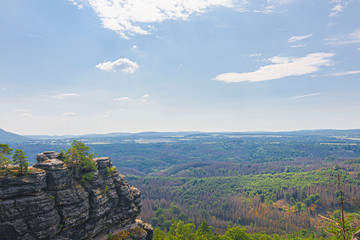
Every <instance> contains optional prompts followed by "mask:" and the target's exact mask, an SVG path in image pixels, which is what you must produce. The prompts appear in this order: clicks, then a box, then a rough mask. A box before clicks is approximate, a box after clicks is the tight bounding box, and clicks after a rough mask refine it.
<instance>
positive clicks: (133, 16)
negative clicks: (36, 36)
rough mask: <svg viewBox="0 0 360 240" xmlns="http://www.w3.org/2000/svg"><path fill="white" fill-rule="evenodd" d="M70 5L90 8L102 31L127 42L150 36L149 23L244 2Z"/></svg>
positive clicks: (89, 0)
mask: <svg viewBox="0 0 360 240" xmlns="http://www.w3.org/2000/svg"><path fill="white" fill-rule="evenodd" d="M71 2H73V4H74V3H77V4H78V5H79V4H80V5H83V4H86V5H89V6H90V7H91V8H93V10H94V11H95V12H96V14H97V15H98V17H99V18H100V19H101V22H102V25H103V27H104V28H107V29H110V30H113V31H115V32H117V33H118V34H119V35H120V36H121V37H122V38H125V39H128V38H129V37H130V36H133V35H136V34H141V35H145V34H150V33H151V31H152V30H153V29H154V27H153V26H152V25H151V24H152V23H159V22H163V21H166V20H185V19H187V18H188V17H189V16H190V15H192V14H195V13H204V12H206V11H208V10H209V9H210V8H211V7H216V6H223V7H227V8H239V7H241V6H242V5H244V4H245V3H246V0H196V1H195V0H147V1H144V0H111V1H109V0H71ZM75 5H76V4H75ZM78 5H77V6H78Z"/></svg>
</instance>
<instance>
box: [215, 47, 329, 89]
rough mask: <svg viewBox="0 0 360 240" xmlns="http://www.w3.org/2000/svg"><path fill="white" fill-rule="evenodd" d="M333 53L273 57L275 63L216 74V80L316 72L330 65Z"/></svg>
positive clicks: (271, 59) (275, 77)
mask: <svg viewBox="0 0 360 240" xmlns="http://www.w3.org/2000/svg"><path fill="white" fill-rule="evenodd" d="M334 55H335V54H333V53H321V52H320V53H311V54H308V55H306V56H305V57H300V58H296V57H289V58H286V57H273V58H270V59H269V60H270V62H271V63H273V64H270V65H267V66H263V67H260V68H259V69H258V70H256V71H254V72H245V73H224V74H220V75H218V76H216V77H215V78H214V80H217V81H223V82H227V83H234V82H261V81H267V80H274V79H279V78H284V77H290V76H300V75H304V74H309V73H314V72H317V71H319V70H320V68H321V67H323V66H328V65H330V64H331V63H332V62H331V58H332V57H333V56H334Z"/></svg>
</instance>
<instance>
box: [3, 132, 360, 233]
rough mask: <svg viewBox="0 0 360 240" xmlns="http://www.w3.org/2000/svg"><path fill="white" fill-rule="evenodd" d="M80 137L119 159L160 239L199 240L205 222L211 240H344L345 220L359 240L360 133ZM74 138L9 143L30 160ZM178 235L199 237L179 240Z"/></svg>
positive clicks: (93, 149)
mask: <svg viewBox="0 0 360 240" xmlns="http://www.w3.org/2000/svg"><path fill="white" fill-rule="evenodd" d="M77 139H79V140H80V141H83V142H84V143H86V145H87V146H89V148H90V152H93V153H94V154H95V155H94V156H109V157H111V159H112V162H113V164H114V165H115V166H116V168H117V169H118V170H119V171H120V172H121V173H122V174H124V175H126V180H127V182H128V183H129V184H130V185H133V186H135V187H137V188H139V189H140V190H141V192H142V202H143V208H142V213H141V218H142V220H143V221H145V222H149V223H151V224H152V225H153V226H154V227H155V228H156V234H155V236H157V239H198V237H199V236H202V235H201V234H200V233H199V232H198V231H199V228H200V229H201V226H202V225H203V224H205V223H206V224H208V226H209V229H210V231H207V232H208V234H211V236H210V235H207V237H206V238H205V239H225V238H226V239H232V238H231V237H230V236H231V234H235V235H236V234H240V235H242V236H246V237H247V238H245V237H244V238H241V239H330V238H331V237H333V239H340V238H336V237H339V236H341V231H340V230H341V224H340V222H341V219H344V223H345V225H346V235H347V239H348V238H349V239H351V238H350V236H351V234H352V233H354V232H355V231H356V230H358V228H359V226H360V214H359V213H360V211H359V207H360V195H359V193H360V169H359V166H360V165H359V164H360V141H359V139H360V138H359V132H358V131H357V130H354V131H350V130H349V131H345V132H344V131H330V130H329V131H326V130H323V131H314V132H311V131H310V132H308V131H305V132H303V131H300V132H287V133H261V134H260V133H252V134H249V133H188V134H187V133H166V134H165V133H164V134H162V133H144V134H135V135H120V136H119V135H115V136H114V135H106V136H98V135H96V136H86V137H78V138H77ZM73 140H74V137H71V138H64V139H61V138H60V139H58V138H53V139H52V138H48V137H42V138H37V139H36V138H34V137H32V138H30V140H29V139H28V140H27V141H19V142H13V143H11V144H10V145H11V147H13V148H21V149H23V150H24V152H26V154H27V155H28V156H29V162H30V163H31V161H32V160H34V158H35V157H33V156H34V155H35V154H36V153H38V152H41V151H45V150H55V151H60V150H61V149H67V148H68V147H69V146H70V144H71V141H73ZM342 209H343V210H344V215H342V211H341V210H342ZM203 227H204V226H203ZM178 229H183V230H181V231H185V230H184V229H187V230H186V231H188V234H189V235H188V236H190V237H189V238H184V237H180V238H179V236H178V237H176V234H177V233H176V232H179V230H178ZM201 231H202V230H201ZM339 231H340V232H339ZM199 234H200V235H199ZM339 234H340V235H339ZM195 236H197V237H195ZM226 236H228V237H226ZM200 238H201V237H200ZM155 239H156V238H155ZM202 239H204V238H202Z"/></svg>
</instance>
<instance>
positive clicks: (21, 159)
mask: <svg viewBox="0 0 360 240" xmlns="http://www.w3.org/2000/svg"><path fill="white" fill-rule="evenodd" d="M13 163H14V164H18V165H19V167H20V171H21V173H23V174H25V175H27V174H28V169H29V163H28V161H27V157H26V156H25V153H24V151H23V150H21V149H16V150H15V152H14V154H13Z"/></svg>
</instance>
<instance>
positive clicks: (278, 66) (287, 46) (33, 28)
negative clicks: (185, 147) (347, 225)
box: [0, 0, 360, 135]
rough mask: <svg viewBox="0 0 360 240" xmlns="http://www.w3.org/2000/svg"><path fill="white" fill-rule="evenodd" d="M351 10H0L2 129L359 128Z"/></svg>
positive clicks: (138, 3)
mask: <svg viewBox="0 0 360 240" xmlns="http://www.w3.org/2000/svg"><path fill="white" fill-rule="evenodd" d="M359 13H360V0H253V1H249V0H197V1H194V0H111V1H110V0H46V1H44V0H12V1H0V32H1V35H0V108H1V115H0V128H2V129H4V130H6V131H10V132H14V133H18V134H48V135H65V134H87V133H110V132H144V131H161V132H165V131H206V132H214V131H289V130H299V129H354V128H360V15H359Z"/></svg>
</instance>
